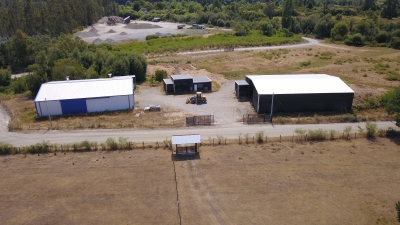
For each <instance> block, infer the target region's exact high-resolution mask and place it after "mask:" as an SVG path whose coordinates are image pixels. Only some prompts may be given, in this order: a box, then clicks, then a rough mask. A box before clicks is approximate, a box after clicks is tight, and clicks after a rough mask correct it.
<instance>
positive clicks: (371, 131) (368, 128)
mask: <svg viewBox="0 0 400 225" xmlns="http://www.w3.org/2000/svg"><path fill="white" fill-rule="evenodd" d="M376 130H377V125H376V123H372V122H370V121H367V122H366V123H365V129H363V128H362V127H360V126H358V131H359V132H360V133H362V134H365V135H366V136H367V138H373V137H375V133H376Z"/></svg>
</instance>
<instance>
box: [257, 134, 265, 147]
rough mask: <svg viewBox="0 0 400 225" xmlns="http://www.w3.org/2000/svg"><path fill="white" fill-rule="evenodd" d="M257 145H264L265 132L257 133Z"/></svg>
mask: <svg viewBox="0 0 400 225" xmlns="http://www.w3.org/2000/svg"><path fill="white" fill-rule="evenodd" d="M256 138H257V143H258V144H262V143H263V142H264V131H259V132H257V133H256Z"/></svg>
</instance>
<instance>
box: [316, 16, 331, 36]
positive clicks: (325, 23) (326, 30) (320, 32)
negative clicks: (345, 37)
mask: <svg viewBox="0 0 400 225" xmlns="http://www.w3.org/2000/svg"><path fill="white" fill-rule="evenodd" d="M331 17H332V15H331V14H326V15H325V16H323V17H322V18H321V19H320V20H319V21H318V23H317V24H316V25H315V28H314V32H315V34H316V36H317V38H328V37H330V36H331V30H332V28H333V26H334V23H333V22H332V21H331Z"/></svg>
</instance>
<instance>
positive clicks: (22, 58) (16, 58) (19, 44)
mask: <svg viewBox="0 0 400 225" xmlns="http://www.w3.org/2000/svg"><path fill="white" fill-rule="evenodd" d="M11 46H12V51H13V55H12V59H13V64H12V66H11V69H12V71H20V70H22V69H23V68H25V62H26V57H27V55H28V50H27V48H28V37H27V36H26V34H25V33H24V32H23V31H22V30H17V31H16V32H15V34H14V35H13V37H12V41H11Z"/></svg>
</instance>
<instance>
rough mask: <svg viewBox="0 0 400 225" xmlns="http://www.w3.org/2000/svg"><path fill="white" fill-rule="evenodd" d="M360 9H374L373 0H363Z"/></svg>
mask: <svg viewBox="0 0 400 225" xmlns="http://www.w3.org/2000/svg"><path fill="white" fill-rule="evenodd" d="M362 9H363V10H364V11H367V10H375V9H376V6H375V0H364V1H363V5H362Z"/></svg>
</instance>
